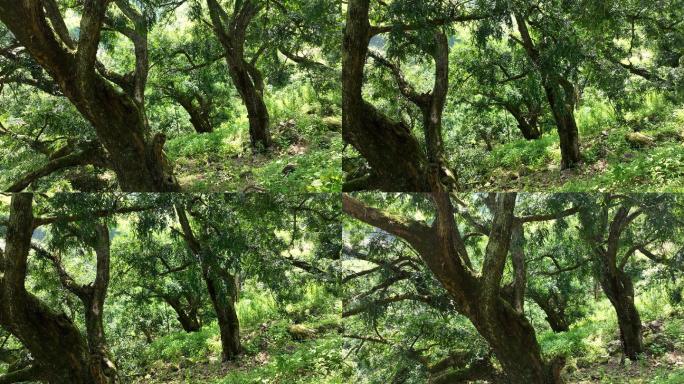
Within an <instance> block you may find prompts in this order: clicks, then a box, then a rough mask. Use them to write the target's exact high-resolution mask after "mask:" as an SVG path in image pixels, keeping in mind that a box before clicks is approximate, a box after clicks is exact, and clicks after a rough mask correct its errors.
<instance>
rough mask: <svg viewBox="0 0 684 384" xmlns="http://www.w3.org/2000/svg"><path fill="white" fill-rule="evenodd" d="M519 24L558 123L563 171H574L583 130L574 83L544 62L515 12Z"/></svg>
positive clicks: (520, 18) (524, 25)
mask: <svg viewBox="0 0 684 384" xmlns="http://www.w3.org/2000/svg"><path fill="white" fill-rule="evenodd" d="M515 21H516V24H517V26H518V32H520V36H521V38H522V45H523V48H524V49H525V52H526V53H527V56H528V57H529V59H530V61H531V62H532V64H533V65H534V66H535V68H536V70H537V71H539V74H540V75H541V78H542V85H543V88H544V93H545V94H546V99H547V101H548V102H549V106H550V107H551V112H552V114H553V118H554V120H555V122H556V128H557V131H558V137H559V139H560V150H561V169H567V168H572V167H574V166H575V165H577V163H579V162H580V160H581V158H580V147H579V131H578V130H577V124H576V122H575V115H574V109H575V91H574V89H573V86H572V84H571V83H570V82H569V81H568V80H567V79H566V78H565V77H563V75H562V74H559V73H553V72H551V71H550V70H549V69H548V68H547V67H546V66H545V65H544V64H543V63H542V61H541V55H540V52H539V50H538V47H536V46H535V44H534V41H533V40H532V37H531V36H530V32H529V30H528V28H527V20H526V19H525V17H524V16H523V15H522V14H521V13H519V12H515Z"/></svg>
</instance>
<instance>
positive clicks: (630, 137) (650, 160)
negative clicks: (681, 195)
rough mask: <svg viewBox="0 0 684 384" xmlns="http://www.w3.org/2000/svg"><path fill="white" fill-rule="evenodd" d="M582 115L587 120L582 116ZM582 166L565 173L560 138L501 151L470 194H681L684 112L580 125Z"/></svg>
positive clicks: (490, 158)
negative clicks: (561, 164) (561, 168)
mask: <svg viewBox="0 0 684 384" xmlns="http://www.w3.org/2000/svg"><path fill="white" fill-rule="evenodd" d="M580 115H581V114H580ZM578 120H579V121H578V124H579V125H580V145H581V153H582V159H583V160H582V162H581V163H580V164H579V165H578V166H577V167H575V168H573V169H569V170H564V171H561V170H560V150H559V149H558V136H557V134H555V132H549V133H547V134H546V135H545V136H544V137H542V138H541V139H538V140H535V141H525V140H515V141H512V142H509V143H506V144H503V145H501V146H499V147H495V148H494V150H493V151H492V152H490V153H489V155H488V157H487V159H486V160H485V162H484V163H485V164H486V168H487V169H488V170H487V171H485V174H483V175H480V176H476V177H474V178H475V179H476V180H478V181H476V182H475V183H474V187H473V186H469V188H476V187H477V188H478V189H483V190H502V189H503V190H516V191H521V190H522V191H565V192H574V191H582V192H590V191H596V192H604V191H613V190H620V191H640V192H645V191H650V190H656V189H657V190H658V191H661V192H681V191H682V190H683V189H682V185H684V109H679V110H675V111H672V112H669V113H668V114H667V115H666V116H665V117H658V118H655V117H653V116H650V119H649V117H643V118H639V119H635V120H631V121H627V122H623V123H616V122H614V121H610V120H608V119H606V121H602V120H601V119H596V118H595V119H594V120H597V121H593V120H592V121H591V124H589V123H586V122H584V121H583V120H590V119H589V118H584V119H582V118H580V119H578Z"/></svg>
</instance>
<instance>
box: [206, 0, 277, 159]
mask: <svg viewBox="0 0 684 384" xmlns="http://www.w3.org/2000/svg"><path fill="white" fill-rule="evenodd" d="M207 6H208V8H209V15H210V17H211V22H212V25H213V27H214V31H215V33H216V35H217V37H218V40H219V42H220V43H221V46H222V47H223V50H224V53H225V58H226V62H227V64H228V74H229V75H230V78H231V80H232V81H233V84H234V85H235V88H237V90H238V93H239V94H240V98H241V99H242V102H243V104H244V105H245V108H247V116H248V118H249V137H250V141H251V144H252V147H254V148H263V149H266V148H268V147H270V146H271V144H272V140H271V133H270V129H269V116H268V110H267V108H266V103H265V102H264V80H263V78H262V75H261V73H260V72H259V70H258V69H257V68H256V67H255V65H254V64H255V60H256V59H255V60H253V61H252V62H248V61H247V60H246V59H245V47H244V45H245V34H246V30H247V28H248V27H249V24H250V23H251V21H252V20H253V19H254V17H256V15H257V14H258V13H259V11H260V10H261V7H262V5H261V4H260V3H259V2H258V1H255V0H244V1H242V2H241V4H240V6H239V7H238V6H236V8H235V10H234V12H233V14H232V15H231V16H230V17H229V16H228V14H227V13H226V12H225V10H224V9H223V8H222V7H221V5H220V4H219V3H218V1H217V0H207ZM257 58H258V56H257Z"/></svg>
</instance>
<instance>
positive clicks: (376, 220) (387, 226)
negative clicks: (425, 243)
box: [342, 194, 430, 244]
mask: <svg viewBox="0 0 684 384" xmlns="http://www.w3.org/2000/svg"><path fill="white" fill-rule="evenodd" d="M342 210H343V211H344V212H345V213H347V214H348V215H349V216H351V217H354V218H355V219H357V220H359V221H362V222H364V223H366V224H369V225H372V226H374V227H377V228H380V229H382V230H384V231H386V232H388V233H390V234H392V235H394V236H397V237H401V238H403V239H405V240H406V241H408V242H409V243H410V244H414V243H419V242H420V241H421V240H422V236H421V235H422V234H424V233H427V232H429V231H430V227H428V226H427V225H425V224H424V223H421V222H419V221H416V220H412V219H400V218H395V217H391V216H389V215H387V214H385V213H384V212H382V211H380V210H378V209H376V208H373V207H369V206H367V205H365V204H364V203H362V202H361V201H360V200H357V199H355V198H353V197H351V196H350V195H348V194H343V195H342Z"/></svg>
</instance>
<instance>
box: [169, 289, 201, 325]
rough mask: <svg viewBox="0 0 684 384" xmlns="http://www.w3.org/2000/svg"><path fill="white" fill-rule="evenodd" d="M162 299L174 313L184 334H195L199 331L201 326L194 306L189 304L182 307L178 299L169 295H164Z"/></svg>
mask: <svg viewBox="0 0 684 384" xmlns="http://www.w3.org/2000/svg"><path fill="white" fill-rule="evenodd" d="M163 299H164V301H165V302H166V303H167V304H168V305H169V306H171V308H173V310H174V311H175V312H176V315H178V322H179V323H180V324H181V327H183V330H184V331H185V332H197V331H199V330H200V328H201V324H200V321H199V317H198V313H197V309H198V308H197V306H196V305H194V304H193V303H189V304H188V305H187V306H184V305H183V304H182V303H181V299H180V298H179V297H176V296H171V295H164V296H163Z"/></svg>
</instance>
